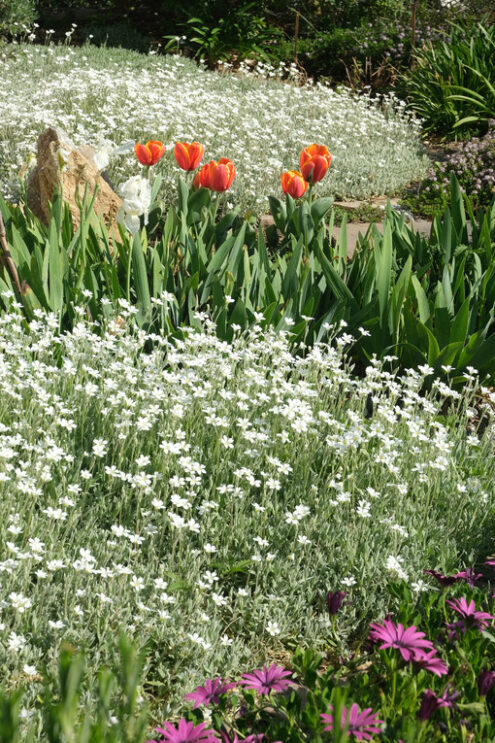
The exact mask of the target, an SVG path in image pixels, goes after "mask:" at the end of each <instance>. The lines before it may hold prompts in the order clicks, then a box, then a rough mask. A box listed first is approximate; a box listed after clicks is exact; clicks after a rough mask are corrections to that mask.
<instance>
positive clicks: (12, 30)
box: [0, 0, 36, 36]
mask: <svg viewBox="0 0 495 743" xmlns="http://www.w3.org/2000/svg"><path fill="white" fill-rule="evenodd" d="M35 20H36V10H35V3H34V0H0V36H2V35H7V36H14V35H15V34H18V33H19V32H20V31H22V30H23V29H22V27H23V26H26V27H27V26H30V25H31V24H32V23H33V22H34V21H35Z"/></svg>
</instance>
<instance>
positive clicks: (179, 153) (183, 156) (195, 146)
mask: <svg viewBox="0 0 495 743" xmlns="http://www.w3.org/2000/svg"><path fill="white" fill-rule="evenodd" d="M204 151H205V148H204V145H202V144H199V142H192V143H191V144H188V143H187V142H177V143H176V145H175V147H174V155H175V159H176V160H177V165H178V166H179V168H182V170H196V168H197V167H198V165H199V163H200V162H201V158H202V157H203V153H204Z"/></svg>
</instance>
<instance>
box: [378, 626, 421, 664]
mask: <svg viewBox="0 0 495 743" xmlns="http://www.w3.org/2000/svg"><path fill="white" fill-rule="evenodd" d="M370 628H371V632H370V639H371V640H373V641H374V642H380V641H381V640H382V641H383V645H380V650H385V648H396V649H397V650H399V651H400V654H401V655H402V657H403V658H404V660H405V661H406V662H409V661H410V660H412V659H413V658H414V655H415V654H416V653H417V652H418V651H424V650H433V649H434V648H433V645H432V643H431V642H430V640H427V639H426V638H425V633H424V632H418V630H417V629H416V627H415V625H412V626H411V627H406V628H404V627H403V625H402V624H401V623H400V622H399V623H398V624H397V625H395V624H394V623H393V622H391V621H390V619H385V621H384V623H383V625H382V624H370Z"/></svg>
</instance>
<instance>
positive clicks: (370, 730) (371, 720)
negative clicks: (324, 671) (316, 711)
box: [320, 703, 384, 740]
mask: <svg viewBox="0 0 495 743" xmlns="http://www.w3.org/2000/svg"><path fill="white" fill-rule="evenodd" d="M330 709H331V710H332V711H333V707H330ZM320 717H321V719H322V720H323V722H328V723H329V724H328V725H327V727H326V728H324V729H325V732H327V731H329V730H333V717H332V715H326V714H322V715H320ZM383 722H384V721H383V720H377V719H376V713H375V712H373V711H372V709H371V707H368V708H367V709H365V710H363V711H362V712H360V711H359V707H358V706H357V704H356V703H354V704H353V705H352V706H351V708H350V709H349V710H348V709H347V707H342V715H341V719H340V729H341V730H343V729H344V727H345V726H346V725H349V727H348V729H347V735H349V736H350V735H353V736H354V737H355V738H356V740H371V737H372V735H376V734H379V733H381V732H382V730H381V728H379V727H377V725H381V724H382V723H383Z"/></svg>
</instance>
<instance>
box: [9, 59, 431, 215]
mask: <svg viewBox="0 0 495 743" xmlns="http://www.w3.org/2000/svg"><path fill="white" fill-rule="evenodd" d="M4 55H5V56H4V58H3V60H2V72H3V82H2V85H3V91H4V93H5V95H4V96H3V98H2V102H1V103H0V122H1V123H0V142H1V144H0V184H1V187H2V191H3V195H4V196H5V197H7V196H9V197H10V198H17V197H18V194H19V182H18V172H19V169H20V168H21V166H22V165H23V163H24V162H25V160H26V158H27V157H28V155H29V153H31V152H33V151H34V150H35V147H36V139H37V136H38V134H39V133H40V131H41V130H42V129H44V128H45V127H46V126H47V125H49V124H50V125H58V126H61V127H62V128H64V129H66V130H67V131H68V133H69V134H70V135H71V136H72V137H73V139H74V140H75V141H76V143H78V144H82V143H84V142H86V143H87V142H91V143H93V144H95V145H97V144H98V142H99V140H100V139H110V140H113V141H114V142H116V143H117V144H119V143H120V142H122V141H123V140H125V139H129V138H131V139H133V140H134V141H136V140H137V139H143V138H144V139H152V138H153V139H160V140H161V141H163V142H165V143H166V145H167V152H168V153H169V154H170V153H171V150H172V147H173V144H174V143H175V141H176V140H177V139H180V140H186V141H191V140H192V139H198V141H200V142H202V143H204V144H205V147H206V159H215V160H216V159H218V157H221V156H222V154H223V153H227V152H228V153H229V157H231V158H232V160H233V161H235V163H236V166H237V168H238V171H239V176H240V177H239V178H238V179H236V183H235V184H234V186H233V189H232V195H231V200H232V202H234V203H238V204H239V205H240V206H241V210H242V211H246V210H247V209H254V210H256V211H257V212H258V213H264V212H266V209H267V195H268V194H269V193H273V192H276V191H277V190H279V188H280V181H279V178H280V172H281V171H282V170H284V169H286V168H288V167H290V166H291V164H292V163H293V162H294V161H296V160H297V158H298V153H299V151H300V149H301V147H303V146H305V145H306V143H307V142H312V141H321V142H325V143H326V144H327V146H328V147H329V149H330V152H332V154H333V155H334V162H333V166H332V172H331V174H330V176H329V178H328V179H327V180H326V182H325V185H324V186H323V185H322V186H321V191H320V193H321V194H331V195H333V196H342V197H354V198H367V197H369V196H371V195H373V194H383V193H389V194H390V193H396V192H397V191H398V190H399V189H400V188H401V187H402V186H404V185H406V183H408V182H409V181H411V180H412V179H414V178H418V177H422V176H423V175H424V173H425V172H426V167H427V158H426V157H425V156H424V155H423V154H422V148H421V145H420V140H419V129H418V124H417V123H414V122H413V121H412V120H411V119H410V117H409V116H408V115H406V114H405V112H404V107H403V106H402V104H399V103H397V102H396V101H395V100H394V99H392V98H386V99H384V100H383V105H382V104H381V103H380V101H378V100H375V101H373V100H370V98H369V97H367V96H366V95H363V96H356V95H352V94H351V93H349V92H346V91H345V90H342V91H340V92H334V91H332V90H330V89H329V88H326V87H324V86H316V87H314V88H311V87H306V88H298V87H295V86H293V85H289V84H280V83H277V82H267V81H260V80H252V79H239V78H236V77H235V76H233V75H230V74H226V75H223V76H220V75H218V74H216V73H212V72H207V71H204V70H201V69H198V68H197V67H196V65H195V64H194V63H193V62H191V61H190V60H188V59H185V58H182V57H171V56H167V57H154V56H145V55H139V54H137V53H132V52H128V51H125V50H116V49H111V50H110V49H101V48H100V49H98V48H94V47H91V46H84V47H82V48H78V49H74V48H71V47H63V46H62V47H54V46H47V47H43V46H29V45H19V46H10V47H7V49H6V51H5V52H4ZM136 172H137V170H136V164H135V161H134V159H133V158H131V157H130V158H128V159H124V160H122V161H121V162H120V163H119V164H117V165H116V167H115V168H114V169H113V170H112V171H111V175H112V178H113V180H114V182H117V183H118V182H120V181H122V180H124V179H125V178H127V177H129V176H130V175H132V174H133V173H136ZM159 172H160V173H161V174H162V175H163V176H164V185H163V189H162V195H163V197H164V198H165V200H166V201H170V200H171V199H173V197H174V195H175V188H176V178H177V168H176V166H175V161H174V160H173V159H172V158H170V157H169V156H167V157H166V158H164V160H163V162H162V164H161V165H160V167H159Z"/></svg>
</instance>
